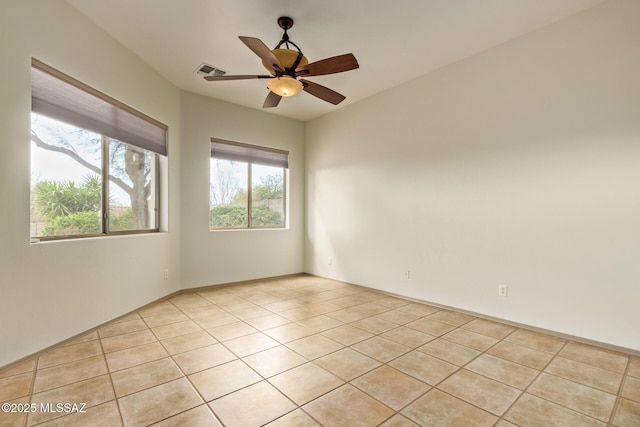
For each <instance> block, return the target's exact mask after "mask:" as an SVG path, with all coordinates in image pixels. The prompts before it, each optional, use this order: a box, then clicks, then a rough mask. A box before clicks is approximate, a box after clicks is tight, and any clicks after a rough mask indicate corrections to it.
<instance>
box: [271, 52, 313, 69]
mask: <svg viewBox="0 0 640 427" xmlns="http://www.w3.org/2000/svg"><path fill="white" fill-rule="evenodd" d="M271 52H273V54H274V55H275V56H276V58H278V61H280V63H281V64H282V66H283V67H284V68H286V69H287V70H289V69H291V68H292V67H293V65H294V64H295V62H296V59H298V51H297V50H293V49H273V50H272V51H271ZM308 63H309V60H308V59H307V57H306V56H303V57H302V58H301V59H300V62H299V63H298V65H297V66H296V67H302V66H304V65H307V64H308ZM262 65H263V66H264V68H266V69H267V71H269V72H270V73H271V74H276V70H274V69H273V67H272V66H271V64H268V63H267V62H265V61H262Z"/></svg>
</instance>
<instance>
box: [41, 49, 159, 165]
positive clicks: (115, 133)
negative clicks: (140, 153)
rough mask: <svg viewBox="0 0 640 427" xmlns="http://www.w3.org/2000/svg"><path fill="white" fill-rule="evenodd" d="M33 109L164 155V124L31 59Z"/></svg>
mask: <svg viewBox="0 0 640 427" xmlns="http://www.w3.org/2000/svg"><path fill="white" fill-rule="evenodd" d="M31 109H32V111H33V112H35V113H38V114H42V115H45V116H47V117H51V118H53V119H56V120H59V121H62V122H65V123H68V124H71V125H74V126H77V127H79V128H82V129H86V130H90V131H92V132H96V133H99V134H102V135H105V136H108V137H110V138H113V139H117V140H119V141H122V142H125V143H127V144H130V145H135V146H136V147H139V148H143V149H145V150H149V151H152V152H154V153H158V154H162V155H165V156H166V155H167V126H166V125H164V124H162V123H160V122H159V121H157V120H155V119H153V118H151V117H149V116H147V115H145V114H143V113H141V112H139V111H137V110H135V109H133V108H131V107H129V106H127V105H125V104H123V103H121V102H119V101H117V100H115V99H113V98H111V97H110V96H108V95H105V94H104V93H102V92H100V91H98V90H95V89H93V88H91V87H89V86H87V85H85V84H84V83H82V82H79V81H78V80H75V79H74V78H72V77H70V76H68V75H66V74H64V73H61V72H60V71H58V70H56V69H54V68H51V67H49V66H48V65H46V64H43V63H42V62H40V61H38V60H36V59H32V66H31Z"/></svg>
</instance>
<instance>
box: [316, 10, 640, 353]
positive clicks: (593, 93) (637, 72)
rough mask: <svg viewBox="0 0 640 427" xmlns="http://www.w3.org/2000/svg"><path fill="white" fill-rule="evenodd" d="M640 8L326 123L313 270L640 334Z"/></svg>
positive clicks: (538, 318)
mask: <svg viewBox="0 0 640 427" xmlns="http://www.w3.org/2000/svg"><path fill="white" fill-rule="evenodd" d="M638 22H640V2H638V1H635V0H623V1H613V2H608V3H604V4H603V5H601V6H598V7H596V8H594V9H590V10H588V11H586V12H584V13H582V14H580V15H577V16H575V17H573V18H569V19H567V20H564V21H562V22H560V23H558V24H555V25H552V26H550V27H547V28H545V29H542V30H540V31H537V32H535V33H531V34H529V35H526V36H524V37H521V38H518V39H515V40H513V41H511V42H508V43H506V44H504V45H501V46H499V47H497V48H494V49H491V50H489V51H486V52H484V53H481V54H479V55H477V56H475V57H472V58H470V59H467V60H464V61H461V62H459V63H456V64H453V65H451V66H448V67H446V68H443V69H440V70H438V71H436V72H433V73H430V74H429V75H426V76H424V77H422V78H420V79H417V80H415V81H412V82H410V83H407V84H404V85H401V86H398V87H396V88H395V89H392V90H390V91H387V92H385V93H382V94H380V95H377V96H373V97H371V98H368V99H366V100H364V101H362V102H360V103H357V104H354V105H352V106H349V107H346V108H343V109H340V110H338V111H336V112H334V113H331V114H329V115H326V116H324V117H322V118H319V119H316V120H313V121H311V122H309V123H308V124H307V129H306V144H307V146H306V150H307V154H306V167H307V171H306V173H307V180H306V202H307V205H306V209H307V239H306V242H305V244H306V248H305V249H306V255H307V258H306V270H307V271H308V272H310V273H313V274H318V275H321V276H327V277H332V278H336V279H340V280H345V281H349V282H353V283H357V284H361V285H365V286H370V287H373V288H377V289H382V290H385V291H389V292H394V293H397V294H402V295H406V296H410V297H414V298H419V299H423V300H427V301H432V302H435V303H440V304H444V305H448V306H453V307H458V308H461V309H465V310H470V311H474V312H477V313H482V314H485V315H489V316H495V317H498V318H503V319H507V320H510V321H515V322H521V323H524V324H528V325H531V326H535V327H541V328H546V329H550V330H554V331H557V332H561V333H566V334H571V335H576V336H580V337H583V338H588V339H593V340H597V341H600V342H604V343H609V344H613V345H618V346H623V347H627V348H631V349H635V350H638V349H640V334H638V325H640V316H639V315H638V302H639V301H640V191H639V189H640V79H639V78H638V76H640V55H638V52H639V50H638V49H639V46H640V25H638ZM356 54H357V53H356ZM421 54H425V55H428V52H422V53H421ZM392 77H393V76H390V78H392ZM329 257H332V258H333V264H332V265H329V263H328V258H329ZM407 270H410V272H411V273H410V278H409V279H406V278H405V277H404V274H405V272H406V271H407ZM498 284H505V285H508V287H509V295H508V297H507V298H500V297H498V296H497V286H498Z"/></svg>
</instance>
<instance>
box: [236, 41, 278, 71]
mask: <svg viewBox="0 0 640 427" xmlns="http://www.w3.org/2000/svg"><path fill="white" fill-rule="evenodd" d="M238 38H239V39H240V40H242V43H244V44H246V45H247V47H248V48H249V49H251V50H252V51H253V53H255V54H256V55H258V56H259V57H260V58H262V60H263V61H264V62H266V63H267V64H271V66H272V67H273V68H274V69H276V70H279V71H284V67H283V66H282V64H281V63H280V61H279V60H278V58H276V56H275V55H274V54H273V52H271V49H269V48H268V47H267V45H265V44H264V43H263V42H262V40H260V39H257V38H255V37H244V36H238Z"/></svg>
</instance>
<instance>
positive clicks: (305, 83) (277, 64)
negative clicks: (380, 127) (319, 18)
mask: <svg viewBox="0 0 640 427" xmlns="http://www.w3.org/2000/svg"><path fill="white" fill-rule="evenodd" d="M278 25H279V26H280V28H282V29H283V30H284V34H283V35H282V40H280V43H278V45H277V46H276V47H275V48H274V49H273V50H271V49H269V48H268V47H267V46H266V45H265V44H264V43H263V42H262V41H261V40H260V39H257V38H254V37H243V36H239V39H240V40H241V41H242V42H243V43H244V44H245V45H247V47H248V48H249V49H251V50H252V51H253V53H255V54H256V55H258V56H259V57H260V58H261V59H262V65H263V66H264V67H265V68H266V69H267V70H268V71H269V72H270V73H271V74H269V75H223V76H205V80H208V81H210V82H215V81H220V80H249V79H270V80H269V82H268V83H267V87H268V88H269V94H268V95H267V99H265V101H264V104H263V105H262V107H263V108H270V107H275V106H277V105H278V104H279V103H280V100H281V99H282V97H283V96H293V95H295V94H296V93H298V92H300V91H301V90H304V91H305V92H307V93H309V94H311V95H313V96H315V97H318V98H320V99H322V100H323V101H327V102H330V103H331V104H333V105H337V104H339V103H340V102H342V101H344V99H345V96H344V95H342V94H340V93H338V92H336V91H334V90H331V89H329V88H328V87H325V86H322V85H319V84H317V83H314V82H311V81H309V80H306V79H303V78H300V77H312V76H322V75H326V74H335V73H342V72H344V71H349V70H354V69H356V68H358V67H359V65H358V61H357V60H356V57H355V56H353V54H352V53H347V54H344V55H338V56H334V57H331V58H327V59H322V60H320V61H316V62H312V63H310V64H309V61H308V60H307V58H306V57H305V56H304V55H303V54H302V51H301V50H300V48H299V47H298V45H296V44H295V43H294V42H292V41H291V40H289V35H288V34H287V30H289V29H291V27H293V19H291V18H289V17H288V16H282V17H280V18H278ZM282 45H284V48H281V46H282ZM289 45H291V46H293V47H295V48H296V50H293V49H290V46H289Z"/></svg>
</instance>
